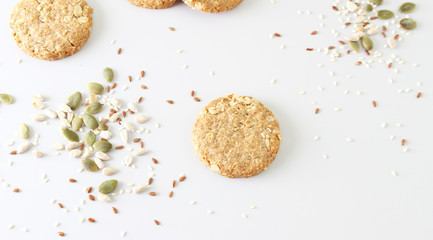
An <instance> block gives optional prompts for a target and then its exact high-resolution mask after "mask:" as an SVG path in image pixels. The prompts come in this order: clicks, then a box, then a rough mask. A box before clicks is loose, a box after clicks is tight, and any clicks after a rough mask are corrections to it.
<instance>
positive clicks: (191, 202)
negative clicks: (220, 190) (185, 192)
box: [189, 200, 197, 205]
mask: <svg viewBox="0 0 433 240" xmlns="http://www.w3.org/2000/svg"><path fill="white" fill-rule="evenodd" d="M196 203H197V201H194V200H193V201H190V202H189V204H191V205H195V204H196Z"/></svg>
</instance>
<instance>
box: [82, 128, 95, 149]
mask: <svg viewBox="0 0 433 240" xmlns="http://www.w3.org/2000/svg"><path fill="white" fill-rule="evenodd" d="M95 140H96V135H95V133H94V132H92V131H90V132H88V133H86V135H84V144H86V146H92V145H93V144H94V143H95Z"/></svg>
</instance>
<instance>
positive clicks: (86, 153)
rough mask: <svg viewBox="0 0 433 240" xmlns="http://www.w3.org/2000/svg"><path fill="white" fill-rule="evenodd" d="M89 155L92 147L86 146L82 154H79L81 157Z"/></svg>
mask: <svg viewBox="0 0 433 240" xmlns="http://www.w3.org/2000/svg"><path fill="white" fill-rule="evenodd" d="M90 155H92V149H90V148H86V150H84V153H83V155H81V158H88V157H89V156H90Z"/></svg>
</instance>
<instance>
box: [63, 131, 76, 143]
mask: <svg viewBox="0 0 433 240" xmlns="http://www.w3.org/2000/svg"><path fill="white" fill-rule="evenodd" d="M62 133H63V136H65V138H66V139H68V140H69V141H71V142H78V141H80V138H79V137H78V134H77V133H75V132H74V131H72V130H70V129H68V128H63V129H62Z"/></svg>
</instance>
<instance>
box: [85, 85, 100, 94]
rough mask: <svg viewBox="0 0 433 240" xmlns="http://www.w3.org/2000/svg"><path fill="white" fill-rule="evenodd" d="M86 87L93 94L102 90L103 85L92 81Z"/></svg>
mask: <svg viewBox="0 0 433 240" xmlns="http://www.w3.org/2000/svg"><path fill="white" fill-rule="evenodd" d="M87 89H88V90H89V92H91V93H94V94H101V93H103V92H104V87H103V86H102V85H101V84H99V83H94V82H92V83H88V84H87Z"/></svg>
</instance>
